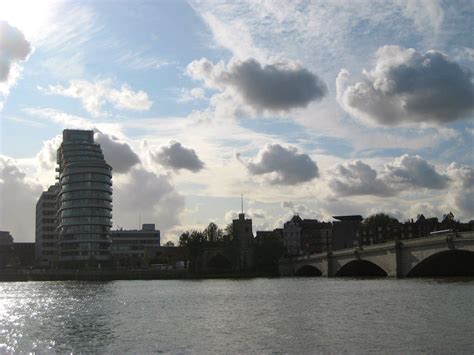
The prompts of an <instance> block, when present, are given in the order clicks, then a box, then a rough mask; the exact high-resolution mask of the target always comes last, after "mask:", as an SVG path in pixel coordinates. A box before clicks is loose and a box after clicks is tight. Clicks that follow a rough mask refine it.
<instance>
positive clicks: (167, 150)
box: [152, 141, 204, 173]
mask: <svg viewBox="0 0 474 355" xmlns="http://www.w3.org/2000/svg"><path fill="white" fill-rule="evenodd" d="M152 158H153V160H155V161H156V162H158V163H159V164H161V165H163V166H164V167H167V168H171V169H173V170H176V171H178V170H180V169H186V170H190V171H192V172H195V173H196V172H198V171H200V170H202V169H203V168H204V163H203V162H202V161H201V160H200V159H199V157H198V155H197V154H196V152H195V151H194V149H190V148H185V147H183V146H182V145H181V143H179V142H176V141H171V142H170V143H169V145H168V146H164V147H161V148H160V150H158V151H157V152H156V153H154V154H152Z"/></svg>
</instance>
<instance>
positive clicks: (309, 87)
mask: <svg viewBox="0 0 474 355" xmlns="http://www.w3.org/2000/svg"><path fill="white" fill-rule="evenodd" d="M187 73H188V75H190V76H191V77H192V78H194V79H196V80H202V81H203V82H204V83H205V85H206V86H208V87H210V88H214V89H218V90H226V89H227V90H230V91H232V93H233V94H236V95H238V96H239V97H240V98H241V99H242V100H243V101H244V102H245V103H246V104H247V105H249V106H251V107H252V108H254V109H256V110H257V111H263V110H269V111H288V110H291V109H294V108H301V107H306V106H307V105H308V104H309V103H310V102H312V101H316V100H320V99H322V98H323V97H324V96H326V94H327V93H328V89H327V86H326V84H325V83H324V82H323V81H322V80H321V79H320V78H319V77H318V76H316V75H315V74H313V73H312V72H310V71H309V70H308V69H305V68H303V67H301V66H300V65H298V64H294V63H276V64H267V65H262V64H261V63H259V62H258V61H256V60H255V59H247V60H245V61H241V60H236V59H234V60H231V61H230V62H229V64H228V65H227V66H226V65H225V64H224V63H223V62H222V61H221V62H219V63H217V64H215V65H214V64H213V63H212V62H210V61H209V60H208V59H206V58H202V59H200V60H195V61H193V62H191V63H190V64H189V65H188V68H187Z"/></svg>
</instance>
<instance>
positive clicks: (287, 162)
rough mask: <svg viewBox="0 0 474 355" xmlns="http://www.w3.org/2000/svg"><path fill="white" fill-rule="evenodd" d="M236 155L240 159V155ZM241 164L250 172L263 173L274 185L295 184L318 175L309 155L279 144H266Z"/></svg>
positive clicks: (314, 163)
mask: <svg viewBox="0 0 474 355" xmlns="http://www.w3.org/2000/svg"><path fill="white" fill-rule="evenodd" d="M237 157H238V159H240V155H238V156H237ZM242 162H243V161H242ZM243 164H245V166H246V167H247V170H248V171H249V172H250V174H252V175H265V177H266V178H267V179H268V181H269V182H270V183H271V184H274V185H295V184H299V183H303V182H307V181H311V180H312V179H314V178H316V177H318V176H319V170H318V166H317V165H316V162H314V161H313V160H312V159H311V157H310V156H309V155H307V154H304V153H298V149H296V148H295V147H291V146H290V147H287V148H285V147H283V146H281V145H279V144H267V145H266V146H265V147H264V148H263V149H261V150H260V152H259V153H258V155H257V156H256V157H255V158H254V159H251V160H249V161H248V162H243Z"/></svg>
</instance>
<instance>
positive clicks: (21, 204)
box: [0, 157, 42, 242]
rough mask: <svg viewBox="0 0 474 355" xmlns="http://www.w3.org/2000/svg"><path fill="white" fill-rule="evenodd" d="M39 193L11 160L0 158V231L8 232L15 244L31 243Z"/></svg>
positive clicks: (36, 187) (35, 186) (38, 187)
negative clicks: (19, 242)
mask: <svg viewBox="0 0 474 355" xmlns="http://www.w3.org/2000/svg"><path fill="white" fill-rule="evenodd" d="M41 191H42V188H41V186H40V185H38V184H36V183H30V182H28V181H27V180H26V174H25V173H24V172H23V171H21V170H20V169H19V168H18V166H16V164H15V163H14V162H13V161H12V160H10V159H5V158H2V157H0V230H7V231H10V232H11V234H12V236H13V238H15V241H17V242H18V241H24V242H25V241H28V242H31V241H33V240H34V239H35V230H34V226H35V223H34V221H35V206H36V201H37V199H38V198H39V196H40V194H41ZM20 211H21V212H20Z"/></svg>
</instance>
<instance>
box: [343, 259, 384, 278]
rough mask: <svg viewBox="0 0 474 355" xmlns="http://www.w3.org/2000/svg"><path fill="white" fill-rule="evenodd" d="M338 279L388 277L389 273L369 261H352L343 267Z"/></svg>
mask: <svg viewBox="0 0 474 355" xmlns="http://www.w3.org/2000/svg"><path fill="white" fill-rule="evenodd" d="M335 276H336V277H386V276H387V272H386V271H385V270H384V269H382V268H381V267H380V266H378V265H377V264H374V263H373V262H371V261H368V260H363V259H359V260H352V261H350V262H348V263H347V264H345V265H344V266H343V267H341V268H340V269H339V270H338V271H337V272H336V274H335Z"/></svg>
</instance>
